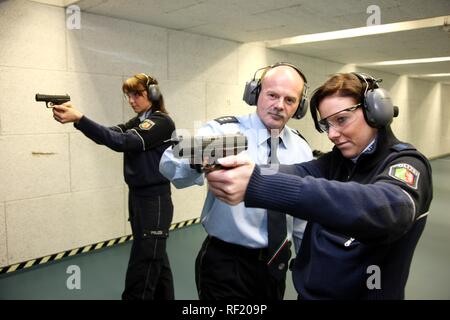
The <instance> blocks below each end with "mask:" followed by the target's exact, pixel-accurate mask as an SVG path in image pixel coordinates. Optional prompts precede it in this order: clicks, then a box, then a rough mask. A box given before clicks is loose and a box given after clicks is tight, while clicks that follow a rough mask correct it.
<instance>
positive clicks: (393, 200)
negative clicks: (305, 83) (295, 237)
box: [208, 73, 432, 299]
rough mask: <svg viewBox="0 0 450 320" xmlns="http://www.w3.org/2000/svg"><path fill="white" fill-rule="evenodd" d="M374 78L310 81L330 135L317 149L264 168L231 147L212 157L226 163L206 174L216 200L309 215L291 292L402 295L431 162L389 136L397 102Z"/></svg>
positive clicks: (425, 204)
mask: <svg viewBox="0 0 450 320" xmlns="http://www.w3.org/2000/svg"><path fill="white" fill-rule="evenodd" d="M378 82H380V80H377V79H375V78H373V77H371V76H368V75H365V74H360V73H347V74H336V75H334V76H332V77H331V78H330V79H328V80H327V81H326V82H325V83H324V84H323V85H322V86H320V87H319V88H318V89H316V91H315V92H314V94H313V96H312V98H311V107H310V110H311V114H312V117H313V120H314V123H315V126H316V129H317V130H319V131H320V132H325V133H326V134H327V135H328V138H329V139H330V140H331V141H332V142H333V144H334V145H335V146H334V148H333V150H332V151H330V152H328V153H326V154H325V155H323V156H322V157H320V158H319V159H317V160H313V161H310V162H305V163H302V164H296V165H281V166H280V167H279V170H278V171H277V172H273V171H270V169H267V168H263V167H261V166H258V165H255V164H253V163H252V162H251V161H249V160H248V159H246V158H245V157H244V156H241V155H238V156H232V157H227V158H224V159H221V160H220V161H219V162H220V163H221V164H222V165H223V166H225V167H230V168H233V167H234V168H233V169H231V170H218V171H215V172H212V173H210V174H208V181H209V188H210V190H211V191H212V192H213V193H214V194H215V195H216V197H218V198H219V199H221V200H222V201H225V202H227V203H229V204H235V203H238V202H240V201H245V205H246V206H247V207H262V208H267V209H271V210H276V211H280V212H284V213H286V214H289V215H292V216H294V217H297V218H301V219H305V220H307V221H308V225H307V227H306V230H305V234H304V237H303V241H302V245H301V248H300V250H299V253H298V255H297V257H296V260H295V264H294V266H293V280H294V285H295V288H296V290H297V292H298V297H299V299H404V292H405V286H406V281H407V278H408V274H409V268H410V265H411V260H412V257H413V253H414V250H415V247H416V245H417V242H418V240H419V238H420V236H421V234H422V232H423V229H424V227H425V222H426V216H427V214H428V210H429V207H430V202H431V199H432V183H431V168H430V165H429V162H428V160H427V159H426V157H425V156H423V155H422V154H421V153H420V152H419V151H417V150H416V149H415V148H414V146H412V145H410V144H408V143H404V142H401V141H399V140H397V138H396V137H395V136H394V134H393V132H392V130H391V128H390V123H391V121H392V119H393V117H394V116H396V115H397V113H398V112H397V109H396V107H394V106H393V105H392V103H391V100H390V98H389V95H388V93H387V91H385V90H384V89H382V88H379V86H378ZM274 195H276V196H274Z"/></svg>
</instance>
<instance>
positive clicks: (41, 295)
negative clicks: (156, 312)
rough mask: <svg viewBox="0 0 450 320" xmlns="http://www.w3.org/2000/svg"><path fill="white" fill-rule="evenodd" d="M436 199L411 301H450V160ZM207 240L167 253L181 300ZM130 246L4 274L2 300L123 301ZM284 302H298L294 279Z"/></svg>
mask: <svg viewBox="0 0 450 320" xmlns="http://www.w3.org/2000/svg"><path fill="white" fill-rule="evenodd" d="M432 167H433V179H434V200H433V203H432V207H431V210H430V216H429V217H428V223H427V226H426V228H425V231H424V234H423V236H422V238H421V240H420V241H419V244H418V247H417V249H416V252H415V255H414V260H413V264H412V267H411V273H410V277H409V281H408V285H407V287H406V298H407V299H450V250H449V248H448V245H449V243H450V232H449V231H450V217H449V216H448V214H447V212H446V210H445V207H447V208H448V207H449V205H450V201H449V198H448V195H450V183H449V181H450V157H447V158H442V159H437V160H433V161H432ZM204 237H205V232H204V231H203V229H202V227H201V226H200V225H194V226H190V227H186V228H183V229H179V230H176V231H172V232H171V234H170V237H169V241H168V249H167V251H168V253H169V258H170V261H171V265H172V270H173V274H174V282H175V296H176V299H197V294H196V290H195V282H194V261H195V257H196V255H197V251H198V249H199V247H200V245H201V243H202V241H203V239H204ZM130 248H131V243H130V242H128V243H125V244H121V245H117V246H114V247H112V248H107V249H102V250H98V251H94V252H92V253H86V254H81V255H77V256H75V257H71V258H64V259H62V260H60V261H58V262H51V263H47V264H45V265H42V266H37V267H32V268H29V269H24V270H19V271H16V272H13V273H11V274H3V275H0V299H2V300H3V299H120V295H121V292H122V288H123V284H124V277H125V270H126V266H127V262H128V255H129V251H130ZM71 265H76V266H78V267H79V268H80V270H81V289H79V290H78V289H73V290H69V289H67V286H66V281H67V279H68V278H69V277H70V276H71V275H70V274H68V273H67V268H68V267H69V266H71ZM285 299H289V300H290V299H296V294H295V290H294V288H293V286H292V281H291V280H290V275H289V278H288V282H287V290H286V295H285Z"/></svg>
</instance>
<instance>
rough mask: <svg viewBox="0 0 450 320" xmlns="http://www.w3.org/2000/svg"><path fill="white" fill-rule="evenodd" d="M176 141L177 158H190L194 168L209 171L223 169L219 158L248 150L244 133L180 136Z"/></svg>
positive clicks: (174, 148)
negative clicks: (218, 161)
mask: <svg viewBox="0 0 450 320" xmlns="http://www.w3.org/2000/svg"><path fill="white" fill-rule="evenodd" d="M172 142H173V143H174V147H173V154H174V156H175V158H185V159H189V163H190V165H191V167H192V168H195V169H197V170H198V171H204V172H209V171H213V170H218V169H222V166H221V165H220V164H218V163H217V159H220V158H223V157H226V156H231V155H237V154H238V153H239V152H241V151H244V150H247V144H248V142H247V137H246V136H245V135H243V134H240V133H238V134H226V135H218V136H197V137H191V138H188V139H186V138H183V137H181V136H180V137H178V139H176V140H172Z"/></svg>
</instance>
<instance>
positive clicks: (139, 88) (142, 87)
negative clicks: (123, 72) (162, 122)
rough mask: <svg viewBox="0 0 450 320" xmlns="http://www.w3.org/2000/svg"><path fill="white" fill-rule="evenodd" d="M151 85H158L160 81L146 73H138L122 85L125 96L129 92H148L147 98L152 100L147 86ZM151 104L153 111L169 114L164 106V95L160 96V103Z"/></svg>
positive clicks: (153, 102)
mask: <svg viewBox="0 0 450 320" xmlns="http://www.w3.org/2000/svg"><path fill="white" fill-rule="evenodd" d="M151 84H154V85H158V81H157V80H156V79H155V78H153V77H151V76H149V75H146V74H145V73H138V74H135V75H134V76H132V77H131V78H128V79H127V80H125V81H124V83H123V84H122V91H123V93H125V94H126V93H129V92H143V91H145V92H147V98H148V99H149V100H150V93H149V92H148V86H147V85H151ZM151 102H152V110H153V111H160V112H162V113H166V114H167V113H168V112H167V110H166V107H165V105H164V98H163V95H162V93H161V94H160V96H159V99H158V101H151Z"/></svg>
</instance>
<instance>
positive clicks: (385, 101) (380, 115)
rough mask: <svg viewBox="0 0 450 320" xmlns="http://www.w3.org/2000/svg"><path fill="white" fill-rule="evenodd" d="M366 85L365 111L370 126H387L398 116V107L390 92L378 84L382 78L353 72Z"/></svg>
mask: <svg viewBox="0 0 450 320" xmlns="http://www.w3.org/2000/svg"><path fill="white" fill-rule="evenodd" d="M352 74H354V75H355V76H356V77H357V78H358V79H359V80H360V81H361V83H362V84H363V85H364V84H365V90H364V96H363V111H364V117H365V119H366V121H367V123H368V124H369V126H371V127H374V128H381V127H385V126H387V125H388V124H390V123H391V122H392V119H393V118H394V117H397V116H398V107H396V106H394V105H393V104H392V101H391V97H390V95H389V93H388V92H387V91H386V90H385V89H383V88H380V87H379V86H378V83H380V82H381V81H383V80H382V79H375V78H374V77H372V76H370V75H368V74H365V73H358V72H352Z"/></svg>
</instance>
